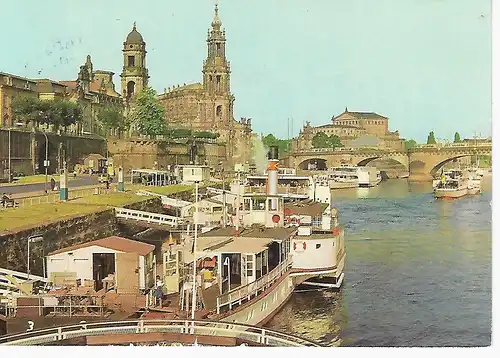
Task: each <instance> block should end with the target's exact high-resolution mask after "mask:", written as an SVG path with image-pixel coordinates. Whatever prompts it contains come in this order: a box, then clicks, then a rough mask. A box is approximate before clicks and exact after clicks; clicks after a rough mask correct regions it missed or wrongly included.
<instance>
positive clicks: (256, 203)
mask: <svg viewBox="0 0 500 358" xmlns="http://www.w3.org/2000/svg"><path fill="white" fill-rule="evenodd" d="M252 210H254V211H264V210H266V199H265V198H252Z"/></svg>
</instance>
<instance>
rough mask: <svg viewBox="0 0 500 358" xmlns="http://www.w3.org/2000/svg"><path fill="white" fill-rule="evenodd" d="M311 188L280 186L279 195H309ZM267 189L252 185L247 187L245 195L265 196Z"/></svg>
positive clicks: (306, 186)
mask: <svg viewBox="0 0 500 358" xmlns="http://www.w3.org/2000/svg"><path fill="white" fill-rule="evenodd" d="M308 190H309V186H308V185H304V186H296V187H293V186H287V185H282V184H278V194H299V195H300V194H303V195H306V194H307V193H308ZM266 192H267V189H266V187H265V186H259V185H252V186H246V187H245V193H256V194H265V193H266Z"/></svg>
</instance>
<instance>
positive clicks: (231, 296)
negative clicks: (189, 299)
mask: <svg viewBox="0 0 500 358" xmlns="http://www.w3.org/2000/svg"><path fill="white" fill-rule="evenodd" d="M291 266H292V257H291V256H288V257H287V258H286V259H285V261H283V262H282V263H280V264H279V265H278V266H276V267H275V268H274V269H272V270H271V271H270V272H269V273H268V274H266V275H264V276H262V277H260V278H258V279H257V280H255V281H254V282H251V283H249V284H247V285H245V286H240V287H237V288H235V289H233V290H231V291H229V292H226V293H224V294H222V295H220V296H218V297H217V314H219V313H220V309H221V308H222V307H225V306H229V309H231V308H232V306H233V305H235V304H241V302H242V301H245V300H249V299H250V298H252V296H257V295H258V293H259V292H260V291H263V290H265V289H267V288H268V287H269V286H271V285H272V284H273V283H275V282H276V281H277V280H278V279H279V278H280V277H281V276H283V274H285V273H286V271H288V270H289V269H290V267H291Z"/></svg>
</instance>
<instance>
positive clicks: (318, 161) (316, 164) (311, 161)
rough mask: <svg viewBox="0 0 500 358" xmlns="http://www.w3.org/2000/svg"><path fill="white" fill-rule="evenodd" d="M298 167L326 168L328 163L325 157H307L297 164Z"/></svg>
mask: <svg viewBox="0 0 500 358" xmlns="http://www.w3.org/2000/svg"><path fill="white" fill-rule="evenodd" d="M298 169H301V170H327V169H328V165H327V163H326V159H323V158H308V159H306V160H303V161H302V162H300V164H299V165H298Z"/></svg>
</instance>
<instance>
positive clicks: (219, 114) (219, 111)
mask: <svg viewBox="0 0 500 358" xmlns="http://www.w3.org/2000/svg"><path fill="white" fill-rule="evenodd" d="M215 116H216V117H217V118H222V106H220V105H219V106H217V108H215Z"/></svg>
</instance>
